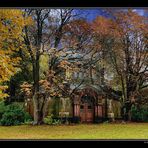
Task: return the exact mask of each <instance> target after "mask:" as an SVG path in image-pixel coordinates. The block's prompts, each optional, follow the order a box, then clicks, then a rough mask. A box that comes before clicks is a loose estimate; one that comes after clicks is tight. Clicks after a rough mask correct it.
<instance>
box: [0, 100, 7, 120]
mask: <svg viewBox="0 0 148 148" xmlns="http://www.w3.org/2000/svg"><path fill="white" fill-rule="evenodd" d="M5 110H6V106H5V103H4V101H1V102H0V119H1V118H2V115H3V114H4V112H5Z"/></svg>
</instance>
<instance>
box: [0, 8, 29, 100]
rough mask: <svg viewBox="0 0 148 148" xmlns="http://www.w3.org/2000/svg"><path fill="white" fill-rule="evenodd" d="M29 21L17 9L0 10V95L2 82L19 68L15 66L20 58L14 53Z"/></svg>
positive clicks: (21, 40)
mask: <svg viewBox="0 0 148 148" xmlns="http://www.w3.org/2000/svg"><path fill="white" fill-rule="evenodd" d="M29 22H31V20H30V18H24V17H23V12H22V11H21V10H19V9H1V10H0V91H1V96H0V98H2V97H6V96H7V95H6V94H4V93H3V91H4V90H5V89H6V87H4V86H3V82H5V81H9V79H10V78H11V76H13V75H14V74H15V73H16V72H17V71H18V70H19V69H18V68H16V66H17V65H18V63H19V62H20V60H21V58H19V57H15V56H14V53H15V52H16V51H19V50H20V49H21V48H22V47H23V37H22V36H23V33H22V31H23V28H24V26H25V25H27V24H29Z"/></svg>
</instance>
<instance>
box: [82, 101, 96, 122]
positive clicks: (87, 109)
mask: <svg viewBox="0 0 148 148" xmlns="http://www.w3.org/2000/svg"><path fill="white" fill-rule="evenodd" d="M93 114H94V109H93V105H92V104H89V103H83V104H81V105H80V118H81V122H83V123H84V122H86V123H88V122H93Z"/></svg>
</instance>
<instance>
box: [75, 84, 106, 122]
mask: <svg viewBox="0 0 148 148" xmlns="http://www.w3.org/2000/svg"><path fill="white" fill-rule="evenodd" d="M101 102H102V94H101V93H100V92H97V90H96V89H95V88H92V87H84V88H83V89H79V90H78V91H77V92H75V95H74V98H73V117H74V119H79V121H80V122H81V123H93V122H96V120H98V119H99V118H102V117H103V106H102V103H101Z"/></svg>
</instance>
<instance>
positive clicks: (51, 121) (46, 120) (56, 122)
mask: <svg viewBox="0 0 148 148" xmlns="http://www.w3.org/2000/svg"><path fill="white" fill-rule="evenodd" d="M43 122H44V123H45V124H48V125H59V124H61V121H60V120H58V119H53V115H52V114H51V115H48V116H47V117H46V118H44V120H43Z"/></svg>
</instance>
